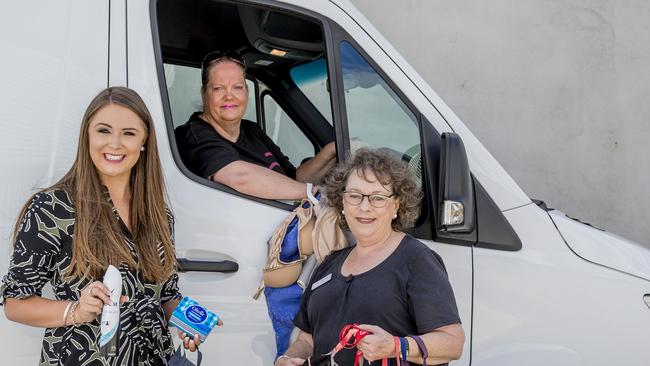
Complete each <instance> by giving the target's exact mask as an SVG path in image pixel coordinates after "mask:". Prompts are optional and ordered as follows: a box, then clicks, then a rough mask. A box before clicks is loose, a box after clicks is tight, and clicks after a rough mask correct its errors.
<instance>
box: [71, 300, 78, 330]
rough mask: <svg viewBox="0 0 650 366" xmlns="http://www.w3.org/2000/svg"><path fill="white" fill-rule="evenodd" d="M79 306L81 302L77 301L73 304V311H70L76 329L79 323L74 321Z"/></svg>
mask: <svg viewBox="0 0 650 366" xmlns="http://www.w3.org/2000/svg"><path fill="white" fill-rule="evenodd" d="M77 306H79V301H75V302H74V304H72V309H71V310H70V319H71V320H72V326H74V327H76V326H77V323H76V322H75V321H74V313H75V311H77Z"/></svg>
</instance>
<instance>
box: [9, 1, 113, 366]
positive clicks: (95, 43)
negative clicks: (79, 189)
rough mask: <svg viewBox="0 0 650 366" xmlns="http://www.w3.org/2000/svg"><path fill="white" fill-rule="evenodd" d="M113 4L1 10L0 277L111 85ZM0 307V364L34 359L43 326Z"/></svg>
mask: <svg viewBox="0 0 650 366" xmlns="http://www.w3.org/2000/svg"><path fill="white" fill-rule="evenodd" d="M108 3H109V2H108V0H104V1H85V0H71V1H47V0H40V1H12V2H8V3H5V4H3V5H2V10H0V48H1V49H2V51H1V53H0V80H2V82H1V83H0V171H1V172H2V179H0V276H4V275H5V274H6V271H7V266H8V264H9V258H10V255H11V252H12V244H11V230H12V228H13V225H14V222H15V220H16V216H17V214H18V211H19V210H20V208H21V206H22V205H23V204H24V203H25V201H26V200H27V198H28V196H29V195H30V194H31V193H33V189H34V188H38V187H46V186H48V185H50V184H51V183H53V182H55V181H56V180H57V179H59V178H60V177H61V176H62V175H63V174H64V173H65V172H66V171H67V170H68V169H69V168H70V165H71V163H72V160H73V159H74V156H75V153H76V146H77V137H78V133H79V124H80V122H81V118H82V116H83V112H84V108H85V107H86V106H87V105H88V103H89V102H90V99H91V98H92V97H93V96H94V95H95V94H96V93H97V92H99V90H101V89H102V88H105V87H106V85H107V75H108V70H107V67H108V66H107V65H108ZM0 312H1V313H2V314H1V315H0V339H2V342H0V359H1V362H0V363H1V364H3V365H34V364H36V363H37V362H38V358H37V357H38V355H39V354H40V347H41V339H42V337H43V329H38V328H32V327H28V326H25V325H21V324H16V323H13V322H9V321H8V320H7V319H6V318H5V316H4V311H0Z"/></svg>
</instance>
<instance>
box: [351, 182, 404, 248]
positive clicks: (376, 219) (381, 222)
mask: <svg viewBox="0 0 650 366" xmlns="http://www.w3.org/2000/svg"><path fill="white" fill-rule="evenodd" d="M359 173H360V172H352V173H350V177H349V178H348V181H347V184H346V186H345V191H346V192H355V193H360V194H363V195H373V194H381V195H384V196H391V195H392V194H393V191H392V187H391V186H390V185H388V186H383V185H382V184H381V183H380V182H379V181H378V180H377V177H376V176H375V174H374V173H372V172H371V171H368V172H366V174H365V178H364V177H363V174H361V175H360V174H359ZM398 208H399V200H398V199H396V198H395V197H391V198H388V199H387V202H385V206H383V207H374V206H372V205H371V204H370V202H369V198H368V197H364V198H363V199H362V200H361V203H360V204H358V205H356V206H355V205H352V204H350V203H348V202H347V201H346V200H345V199H343V210H344V212H345V221H346V222H347V224H348V227H349V228H350V231H351V232H352V234H353V235H354V237H355V238H356V239H357V242H358V244H360V245H363V244H366V243H367V244H379V243H381V242H382V241H383V240H384V239H386V238H387V237H388V235H390V233H391V231H392V227H391V222H392V220H393V216H394V215H395V214H396V213H397V209H398Z"/></svg>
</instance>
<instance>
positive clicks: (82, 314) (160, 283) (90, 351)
mask: <svg viewBox="0 0 650 366" xmlns="http://www.w3.org/2000/svg"><path fill="white" fill-rule="evenodd" d="M172 227H173V217H172V215H171V213H170V211H169V210H168V208H167V206H166V204H165V188H164V183H163V177H162V172H161V167H160V161H159V157H158V150H157V147H156V135H155V133H154V129H153V123H152V120H151V116H150V114H149V111H148V110H147V107H146V106H145V104H144V102H143V101H142V99H141V98H140V96H138V94H137V93H136V92H134V91H133V90H130V89H127V88H123V87H111V88H108V89H105V90H103V91H102V92H100V93H99V95H97V96H96V97H95V98H94V99H93V100H92V102H91V103H90V105H89V106H88V109H87V110H86V113H85V115H84V117H83V120H82V123H81V130H80V134H79V143H78V147H77V156H76V159H75V161H74V163H73V165H72V168H70V170H69V171H68V173H67V174H65V176H64V177H63V178H61V180H60V181H58V182H57V183H56V184H54V185H53V186H51V187H49V188H46V189H44V190H42V191H40V192H38V193H36V194H35V195H34V196H32V197H31V199H30V200H29V201H28V202H27V203H26V204H25V206H24V207H23V209H22V211H21V213H20V215H19V218H18V222H17V223H16V227H15V230H14V252H13V256H12V259H11V263H10V265H9V272H8V274H7V276H6V277H5V278H4V279H3V281H2V287H1V289H0V294H1V296H2V298H4V301H5V306H4V310H5V314H6V316H7V318H8V319H10V320H13V321H16V322H20V323H23V324H27V325H31V326H35V327H43V328H46V330H45V336H44V338H43V347H42V351H41V359H40V364H41V365H160V364H162V365H164V364H166V362H167V360H168V359H169V357H170V356H171V355H172V353H173V351H174V350H173V344H172V339H171V336H170V333H169V330H168V329H167V320H168V319H169V317H170V315H171V312H172V311H173V309H174V308H175V306H176V304H177V303H178V301H179V299H180V298H181V294H180V293H179V291H178V286H177V280H178V276H177V274H176V271H175V261H176V258H175V254H174V245H173V241H172ZM109 264H112V265H114V266H115V267H117V268H118V269H119V270H120V273H121V276H122V287H123V290H122V295H123V296H122V299H121V300H120V302H121V304H122V305H121V306H120V311H121V313H120V335H119V340H120V348H119V352H118V355H117V356H115V357H109V358H103V357H102V356H101V355H100V353H99V345H98V339H99V335H100V334H99V333H100V326H99V315H100V314H101V312H102V307H103V305H104V303H106V302H108V301H110V299H109V294H110V293H109V291H108V289H107V288H106V287H105V286H104V285H103V284H102V282H101V280H102V277H103V274H104V272H105V271H106V268H107V266H108V265H109ZM46 282H49V283H50V284H51V285H52V287H53V289H54V295H55V300H50V299H46V298H43V297H41V290H42V288H43V286H44V285H45V283H46ZM197 344H198V342H197ZM197 344H195V343H194V342H188V341H187V340H186V342H185V346H186V347H188V348H190V349H195V347H196V345H197Z"/></svg>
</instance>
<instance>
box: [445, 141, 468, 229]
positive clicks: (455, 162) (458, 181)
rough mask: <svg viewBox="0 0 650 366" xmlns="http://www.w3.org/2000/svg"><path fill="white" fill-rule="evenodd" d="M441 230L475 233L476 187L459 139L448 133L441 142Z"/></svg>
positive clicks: (463, 147)
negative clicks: (473, 231)
mask: <svg viewBox="0 0 650 366" xmlns="http://www.w3.org/2000/svg"><path fill="white" fill-rule="evenodd" d="M437 224H438V229H439V230H440V231H444V232H449V233H468V232H471V231H472V230H474V225H475V208H474V185H473V184H472V177H471V175H470V172H469V164H468V163H467V153H466V152H465V146H464V145H463V140H461V138H460V136H458V135H457V134H455V133H450V132H445V133H443V134H442V138H441V141H440V176H439V181H438V223H437Z"/></svg>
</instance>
